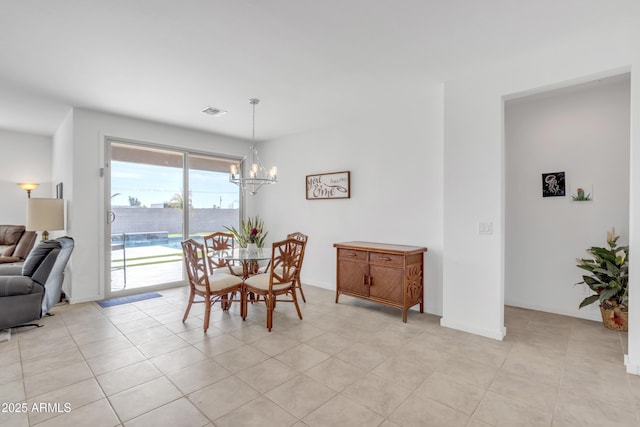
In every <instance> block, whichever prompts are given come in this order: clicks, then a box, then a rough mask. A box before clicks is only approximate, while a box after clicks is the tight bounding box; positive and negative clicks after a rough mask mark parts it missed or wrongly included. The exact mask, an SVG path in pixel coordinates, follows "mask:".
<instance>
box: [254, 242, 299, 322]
mask: <svg viewBox="0 0 640 427" xmlns="http://www.w3.org/2000/svg"><path fill="white" fill-rule="evenodd" d="M303 246H304V242H301V241H300V240H297V239H295V238H290V239H286V240H282V241H280V242H274V243H273V245H272V251H271V267H272V268H270V269H269V271H268V272H267V273H262V274H256V275H254V276H251V277H249V278H248V279H245V281H244V296H243V298H242V300H243V307H244V308H243V309H242V316H243V317H242V318H243V319H245V318H246V316H247V310H248V307H247V295H248V294H249V293H253V294H254V295H257V296H262V297H263V298H264V301H265V304H266V306H267V329H268V330H269V331H271V328H272V327H273V310H274V308H275V304H276V298H277V301H278V302H293V303H294V304H295V306H296V311H297V312H298V317H299V318H300V319H302V313H301V312H300V306H299V305H298V298H297V296H296V277H297V274H298V270H299V269H300V266H301V262H302V254H303ZM286 295H289V296H290V297H291V299H280V298H278V297H283V296H286Z"/></svg>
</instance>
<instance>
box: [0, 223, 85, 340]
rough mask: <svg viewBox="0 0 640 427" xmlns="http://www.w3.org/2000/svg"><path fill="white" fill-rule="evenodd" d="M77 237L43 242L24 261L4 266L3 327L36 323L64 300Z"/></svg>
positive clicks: (0, 291)
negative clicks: (65, 285)
mask: <svg viewBox="0 0 640 427" xmlns="http://www.w3.org/2000/svg"><path fill="white" fill-rule="evenodd" d="M73 245H74V242H73V239H72V238H71V237H67V236H65V237H60V238H58V239H55V240H47V241H44V242H40V243H38V244H37V245H36V247H35V248H33V250H32V251H31V253H29V256H28V257H27V259H26V260H25V261H24V264H23V265H21V266H20V265H18V266H2V267H1V268H0V330H2V329H9V328H13V327H16V326H21V325H23V324H25V323H32V322H34V321H36V320H38V319H40V318H41V317H42V316H44V315H45V314H47V313H48V312H49V309H50V308H51V307H52V306H53V305H54V304H56V303H57V302H58V301H59V300H60V294H61V292H62V282H63V280H64V269H65V267H66V265H67V262H68V261H69V257H70V256H71V252H73Z"/></svg>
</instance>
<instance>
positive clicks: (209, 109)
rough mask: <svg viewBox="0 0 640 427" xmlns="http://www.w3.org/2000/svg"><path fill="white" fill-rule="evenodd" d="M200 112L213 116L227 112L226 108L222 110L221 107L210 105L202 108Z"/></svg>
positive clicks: (219, 115)
mask: <svg viewBox="0 0 640 427" xmlns="http://www.w3.org/2000/svg"><path fill="white" fill-rule="evenodd" d="M202 112H203V113H205V114H208V115H210V116H213V117H222V116H224V115H225V114H227V110H223V109H222V108H218V107H211V106H209V107H206V108H205V109H203V110H202Z"/></svg>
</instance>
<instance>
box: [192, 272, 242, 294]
mask: <svg viewBox="0 0 640 427" xmlns="http://www.w3.org/2000/svg"><path fill="white" fill-rule="evenodd" d="M241 284H242V279H241V278H239V277H237V276H233V275H231V274H228V273H214V274H212V275H211V276H209V289H210V290H211V292H218V291H222V290H223V289H229V288H233V287H234V286H238V285H241ZM196 289H197V290H199V291H200V292H205V291H206V289H205V287H204V286H202V285H198V286H196Z"/></svg>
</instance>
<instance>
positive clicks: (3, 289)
mask: <svg viewBox="0 0 640 427" xmlns="http://www.w3.org/2000/svg"><path fill="white" fill-rule="evenodd" d="M43 290H44V288H43V287H42V286H40V285H39V284H38V283H36V282H34V281H33V280H31V278H30V277H26V276H2V277H0V297H11V296H15V295H29V294H33V293H42V291H43Z"/></svg>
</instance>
